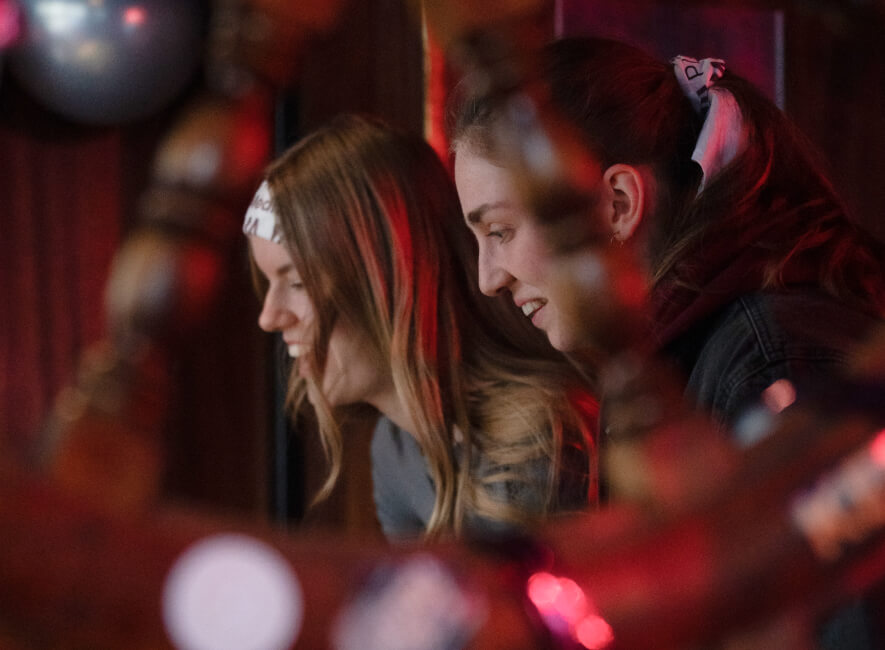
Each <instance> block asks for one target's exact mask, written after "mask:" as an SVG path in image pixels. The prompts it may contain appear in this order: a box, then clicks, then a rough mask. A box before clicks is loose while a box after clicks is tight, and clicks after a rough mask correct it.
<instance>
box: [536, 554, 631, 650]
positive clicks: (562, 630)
mask: <svg viewBox="0 0 885 650" xmlns="http://www.w3.org/2000/svg"><path fill="white" fill-rule="evenodd" d="M526 588H527V593H528V597H529V600H530V601H532V604H533V605H534V606H535V607H536V608H537V609H538V612H539V613H540V614H541V617H542V618H543V619H544V622H545V623H546V624H547V626H548V627H549V628H550V629H551V631H553V632H554V633H555V634H558V635H560V636H566V635H567V636H569V637H570V638H571V639H572V640H573V641H577V642H578V643H580V644H581V645H582V646H584V647H585V648H588V649H589V650H602V649H603V648H607V647H608V646H610V645H611V644H612V642H613V641H614V638H615V637H614V632H613V631H612V628H611V626H610V625H609V624H608V623H607V622H606V621H605V619H603V618H602V617H601V616H599V614H598V613H597V612H596V611H595V607H594V606H593V604H592V603H591V602H590V600H589V599H588V598H587V595H586V594H585V593H584V590H583V589H581V587H580V586H579V585H578V583H576V582H575V581H574V580H572V579H570V578H560V577H557V576H554V575H552V574H550V573H547V572H544V571H542V572H539V573H535V574H533V575H532V576H531V577H530V578H529V580H528V584H527V587H526Z"/></svg>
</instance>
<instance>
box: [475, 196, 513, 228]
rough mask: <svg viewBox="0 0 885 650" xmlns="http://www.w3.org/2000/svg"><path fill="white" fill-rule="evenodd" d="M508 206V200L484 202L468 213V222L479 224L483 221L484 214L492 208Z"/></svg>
mask: <svg viewBox="0 0 885 650" xmlns="http://www.w3.org/2000/svg"><path fill="white" fill-rule="evenodd" d="M508 206H509V203H507V201H497V202H495V203H483V204H482V205H480V206H479V207H477V208H474V209H473V210H471V211H470V212H468V213H467V223H471V224H477V223H479V222H480V221H482V218H483V216H484V215H485V214H486V213H487V212H489V211H491V210H495V209H497V208H506V207H508Z"/></svg>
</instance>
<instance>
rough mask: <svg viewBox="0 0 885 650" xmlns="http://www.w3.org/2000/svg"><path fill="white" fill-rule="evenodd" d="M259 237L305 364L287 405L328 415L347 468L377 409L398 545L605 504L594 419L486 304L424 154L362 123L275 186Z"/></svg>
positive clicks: (384, 496)
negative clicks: (362, 414)
mask: <svg viewBox="0 0 885 650" xmlns="http://www.w3.org/2000/svg"><path fill="white" fill-rule="evenodd" d="M244 232H245V233H246V234H247V235H248V238H249V245H250V250H251V254H252V258H253V261H254V266H255V268H256V269H257V273H256V275H257V277H258V278H259V280H260V284H261V287H262V291H263V295H264V306H263V309H262V312H261V315H260V317H259V325H260V326H261V328H262V329H264V330H266V331H269V332H270V331H276V332H280V333H281V334H282V337H283V339H284V341H285V343H286V345H287V346H288V350H289V354H290V355H291V356H292V357H293V359H294V363H293V367H292V371H291V375H290V379H289V386H288V395H287V399H286V404H287V406H288V407H289V409H290V410H291V412H292V413H293V414H294V413H295V412H296V411H297V410H298V408H299V405H300V404H301V402H302V399H303V398H304V397H306V398H307V400H308V401H309V402H310V404H311V405H312V407H313V409H314V410H315V412H316V415H317V418H318V422H319V431H320V435H321V437H322V442H323V445H324V448H325V451H326V453H327V456H328V460H329V463H330V471H329V475H328V478H327V480H326V483H325V485H324V487H323V488H322V491H321V493H320V495H319V497H323V496H325V495H327V494H328V493H329V491H330V490H331V489H332V487H333V486H334V484H335V482H336V479H337V478H338V475H339V472H340V468H341V454H342V447H343V445H346V444H347V440H346V432H345V431H343V430H342V427H341V422H342V416H343V415H344V413H345V411H347V409H348V407H352V406H354V405H364V404H368V405H370V406H373V407H375V409H377V411H378V412H380V414H381V416H382V417H381V418H380V420H379V422H378V425H377V427H376V429H375V432H374V436H373V441H372V474H373V481H374V497H375V504H376V511H377V515H378V518H379V520H380V523H381V525H382V528H383V530H384V532H385V534H386V535H387V536H388V537H390V538H409V537H416V536H419V535H422V534H427V535H430V536H439V535H447V534H474V535H483V534H495V533H500V532H505V531H509V530H511V529H512V527H513V526H516V527H522V526H530V525H532V524H534V523H537V522H538V521H540V520H542V519H544V518H545V517H547V516H549V515H551V514H552V513H554V512H557V511H569V510H579V509H584V508H587V507H588V506H589V505H590V504H592V503H594V502H595V499H596V474H595V472H596V470H595V440H594V437H593V435H592V427H594V426H595V413H596V403H595V401H594V399H593V398H592V397H591V395H590V394H589V392H588V390H587V388H586V384H585V382H584V380H583V378H582V377H581V376H580V375H579V374H578V373H577V372H576V371H575V369H574V368H573V367H572V366H571V365H570V364H569V363H568V362H567V361H566V360H565V358H564V357H562V355H560V354H559V353H558V352H556V351H555V350H553V349H552V348H551V347H550V346H549V344H548V343H547V341H546V340H544V337H543V335H541V334H540V333H539V332H537V331H535V330H533V328H531V327H529V326H527V324H526V323H525V322H524V319H523V318H522V315H521V314H519V313H517V312H516V310H515V309H514V307H513V305H512V304H510V303H509V302H508V301H505V300H503V299H495V300H489V299H488V298H487V297H485V296H482V295H481V294H480V293H479V292H478V291H477V290H476V288H475V277H476V248H475V245H474V242H473V241H472V238H471V236H470V234H469V233H468V232H467V230H466V229H465V228H464V227H463V225H462V224H461V223H460V208H459V206H458V198H457V194H456V192H455V189H454V185H453V183H452V181H451V179H450V177H449V175H448V173H447V172H446V170H445V167H444V166H443V164H442V162H441V161H440V160H439V159H438V157H437V156H436V154H435V152H434V151H433V149H432V148H431V147H430V146H429V145H427V144H426V143H425V142H424V141H423V140H422V139H421V138H420V137H417V136H413V135H408V134H405V133H401V132H399V131H396V130H393V129H391V128H389V127H386V126H383V125H381V124H378V123H376V122H373V121H370V120H368V119H364V118H360V117H353V116H349V117H341V118H338V119H336V120H335V121H333V122H331V123H330V124H329V125H327V126H326V127H324V128H322V129H320V130H318V131H316V132H314V133H312V134H310V135H309V136H307V137H305V138H304V139H303V140H301V141H300V142H298V143H297V144H296V145H295V146H293V147H292V148H291V149H289V150H288V151H287V152H285V153H284V154H283V155H282V156H281V157H280V158H279V159H278V160H276V161H275V162H274V163H273V164H272V165H271V166H270V167H269V169H268V171H267V174H266V180H265V182H264V183H263V184H262V186H261V188H260V189H259V191H258V193H257V194H256V197H255V199H254V200H253V203H252V207H251V208H250V209H249V211H248V213H247V215H246V222H245V224H244Z"/></svg>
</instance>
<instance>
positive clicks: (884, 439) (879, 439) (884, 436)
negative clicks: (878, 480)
mask: <svg viewBox="0 0 885 650" xmlns="http://www.w3.org/2000/svg"><path fill="white" fill-rule="evenodd" d="M870 457H871V458H872V459H873V461H874V462H875V463H876V464H878V465H882V466H885V429H883V430H882V431H880V432H879V433H877V434H876V437H875V438H873V441H872V442H871V443H870Z"/></svg>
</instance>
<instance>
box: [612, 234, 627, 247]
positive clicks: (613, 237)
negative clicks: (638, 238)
mask: <svg viewBox="0 0 885 650" xmlns="http://www.w3.org/2000/svg"><path fill="white" fill-rule="evenodd" d="M615 242H618V246H623V245H624V240H623V239H618V234H617V233H612V238H611V239H610V240H609V244H610V245H612V246H614V245H615Z"/></svg>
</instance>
